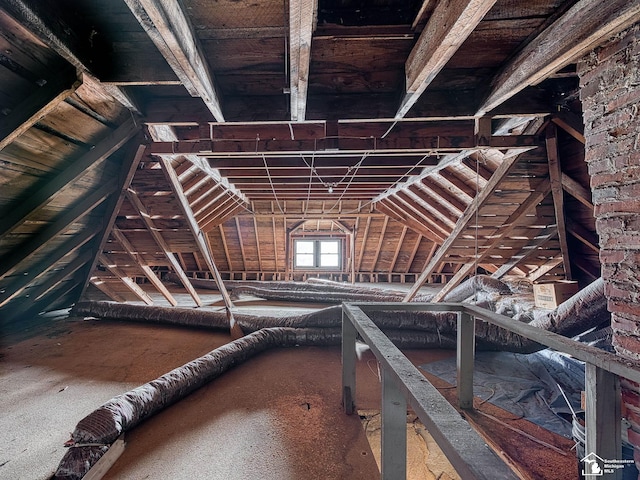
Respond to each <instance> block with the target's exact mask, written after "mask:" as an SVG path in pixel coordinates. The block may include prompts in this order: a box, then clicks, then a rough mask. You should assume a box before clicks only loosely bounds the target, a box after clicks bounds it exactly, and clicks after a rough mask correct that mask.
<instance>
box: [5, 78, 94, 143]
mask: <svg viewBox="0 0 640 480" xmlns="http://www.w3.org/2000/svg"><path fill="white" fill-rule="evenodd" d="M81 83H82V82H80V81H79V80H78V77H77V76H76V73H75V70H74V69H69V68H62V69H61V70H60V72H59V73H58V74H57V75H56V76H55V77H53V78H52V79H51V80H50V81H48V82H47V83H45V84H44V85H43V86H41V87H39V88H38V89H37V90H36V91H35V92H34V93H33V94H32V95H31V96H30V97H28V98H27V99H26V100H24V101H23V102H22V103H20V104H19V105H17V106H16V107H15V108H14V109H13V110H12V111H11V114H10V115H9V116H8V117H7V118H4V119H3V120H2V125H0V150H2V149H3V148H4V147H6V146H7V145H9V144H10V143H11V142H13V141H14V140H15V139H16V138H17V137H19V136H20V135H22V134H23V133H24V132H26V131H27V130H28V129H30V128H31V127H32V126H33V125H35V124H36V122H38V121H39V120H40V119H42V118H43V117H44V116H45V115H47V114H48V113H50V112H51V111H53V110H54V109H55V108H56V107H57V106H58V105H59V104H60V102H62V101H64V100H65V99H66V98H67V97H69V96H70V95H71V94H72V93H73V92H75V91H76V89H77V88H78V87H79V86H80V85H81Z"/></svg>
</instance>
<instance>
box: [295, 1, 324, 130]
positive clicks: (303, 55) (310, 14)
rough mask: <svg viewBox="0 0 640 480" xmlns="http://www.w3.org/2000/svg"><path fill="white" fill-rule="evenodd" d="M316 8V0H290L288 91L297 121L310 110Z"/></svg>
mask: <svg viewBox="0 0 640 480" xmlns="http://www.w3.org/2000/svg"><path fill="white" fill-rule="evenodd" d="M317 10H318V1H317V0H290V1H289V94H290V96H291V120H293V121H294V122H296V121H302V120H304V119H305V115H306V111H307V88H308V85H309V64H310V61H311V38H312V33H313V30H314V29H315V23H316V19H317Z"/></svg>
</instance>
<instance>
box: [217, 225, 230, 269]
mask: <svg viewBox="0 0 640 480" xmlns="http://www.w3.org/2000/svg"><path fill="white" fill-rule="evenodd" d="M218 229H219V230H220V238H221V239H222V248H224V256H225V258H226V259H227V265H228V266H229V271H230V272H233V265H231V257H230V256H229V247H228V245H227V239H226V237H225V236H224V228H223V227H222V224H220V225H218Z"/></svg>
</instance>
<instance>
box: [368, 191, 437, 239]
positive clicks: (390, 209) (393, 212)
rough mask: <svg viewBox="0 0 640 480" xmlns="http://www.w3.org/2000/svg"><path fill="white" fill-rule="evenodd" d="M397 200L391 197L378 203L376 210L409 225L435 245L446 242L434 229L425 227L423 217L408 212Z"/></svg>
mask: <svg viewBox="0 0 640 480" xmlns="http://www.w3.org/2000/svg"><path fill="white" fill-rule="evenodd" d="M397 200H398V199H396V198H391V197H390V198H387V199H385V200H384V201H382V202H378V203H376V210H378V211H380V212H382V213H384V214H385V215H387V216H389V217H391V218H393V219H395V220H397V221H398V222H400V223H402V224H403V225H407V226H408V227H409V228H411V229H412V230H414V231H415V232H418V233H420V234H421V235H423V236H425V237H427V238H428V239H429V240H431V241H432V242H434V243H437V244H441V243H442V242H443V241H444V238H445V236H443V235H441V234H439V233H436V232H435V231H434V230H433V229H432V228H429V227H427V226H426V225H425V218H424V217H423V216H416V213H414V212H413V211H408V210H406V209H405V208H404V207H403V206H402V205H398V203H397ZM369 218H371V217H369Z"/></svg>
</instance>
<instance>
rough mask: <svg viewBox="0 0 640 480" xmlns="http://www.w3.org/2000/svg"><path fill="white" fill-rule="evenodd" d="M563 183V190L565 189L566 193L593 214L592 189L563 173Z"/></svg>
mask: <svg viewBox="0 0 640 480" xmlns="http://www.w3.org/2000/svg"><path fill="white" fill-rule="evenodd" d="M561 183H562V188H564V190H565V192H567V193H568V194H569V195H571V196H572V197H573V198H575V199H576V200H578V201H579V202H580V203H582V204H583V205H584V206H585V207H587V208H588V209H589V210H590V211H591V212H593V203H592V201H591V190H590V189H588V188H586V187H584V186H582V185H581V184H580V183H578V182H577V181H576V180H574V179H573V178H571V177H570V176H569V175H567V174H566V173H562V177H561Z"/></svg>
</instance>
